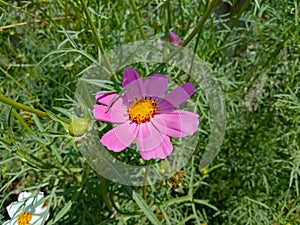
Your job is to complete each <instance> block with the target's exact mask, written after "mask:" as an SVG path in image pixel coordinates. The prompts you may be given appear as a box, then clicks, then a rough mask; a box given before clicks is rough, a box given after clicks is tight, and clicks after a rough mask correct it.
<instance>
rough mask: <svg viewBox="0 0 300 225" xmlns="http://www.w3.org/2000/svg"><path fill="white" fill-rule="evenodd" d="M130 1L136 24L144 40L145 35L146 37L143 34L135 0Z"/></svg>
mask: <svg viewBox="0 0 300 225" xmlns="http://www.w3.org/2000/svg"><path fill="white" fill-rule="evenodd" d="M130 3H131V6H132V9H133V11H134V15H135V18H136V22H137V23H138V25H139V29H140V32H141V35H142V38H143V40H146V39H147V37H146V35H145V31H144V28H143V23H142V20H141V17H140V14H139V12H138V10H137V8H136V4H135V0H130Z"/></svg>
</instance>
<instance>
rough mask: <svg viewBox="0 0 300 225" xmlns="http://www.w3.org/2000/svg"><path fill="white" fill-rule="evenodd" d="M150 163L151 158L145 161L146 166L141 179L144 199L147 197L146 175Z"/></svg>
mask: <svg viewBox="0 0 300 225" xmlns="http://www.w3.org/2000/svg"><path fill="white" fill-rule="evenodd" d="M151 164H152V159H150V160H149V161H148V162H147V167H146V171H145V175H144V180H143V186H144V188H143V196H144V199H145V200H146V198H147V185H146V183H147V178H148V175H149V170H150V166H151Z"/></svg>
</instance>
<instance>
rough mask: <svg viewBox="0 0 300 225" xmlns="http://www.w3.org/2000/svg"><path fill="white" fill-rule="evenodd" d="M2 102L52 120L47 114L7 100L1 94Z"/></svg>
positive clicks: (0, 99) (0, 100)
mask: <svg viewBox="0 0 300 225" xmlns="http://www.w3.org/2000/svg"><path fill="white" fill-rule="evenodd" d="M0 102H3V103H5V104H7V105H10V106H12V107H14V108H18V109H23V110H25V111H28V112H32V113H34V114H36V115H38V116H40V117H45V118H50V116H49V115H48V114H47V113H45V112H43V111H40V110H38V109H34V108H31V107H29V106H27V105H23V104H21V103H18V102H15V101H14V100H11V99H9V98H6V97H4V95H3V94H2V93H1V92H0Z"/></svg>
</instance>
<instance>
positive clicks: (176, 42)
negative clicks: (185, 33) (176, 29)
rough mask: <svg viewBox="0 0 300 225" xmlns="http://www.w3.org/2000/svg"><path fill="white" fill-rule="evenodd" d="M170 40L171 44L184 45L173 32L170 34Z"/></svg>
mask: <svg viewBox="0 0 300 225" xmlns="http://www.w3.org/2000/svg"><path fill="white" fill-rule="evenodd" d="M168 39H169V42H171V43H173V44H174V45H180V44H181V43H182V41H181V39H180V37H178V36H177V35H176V34H175V33H173V32H171V31H170V32H169V35H168Z"/></svg>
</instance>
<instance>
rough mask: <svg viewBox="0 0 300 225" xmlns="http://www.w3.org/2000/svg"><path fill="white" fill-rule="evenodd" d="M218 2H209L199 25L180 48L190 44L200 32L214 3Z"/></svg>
mask: <svg viewBox="0 0 300 225" xmlns="http://www.w3.org/2000/svg"><path fill="white" fill-rule="evenodd" d="M217 1H218V0H209V3H208V6H207V9H206V11H205V13H204V15H203V17H202V18H201V20H200V22H199V24H198V25H197V26H196V27H195V28H194V30H193V31H192V32H191V33H190V35H189V36H188V37H187V39H186V40H184V42H183V43H182V44H181V45H182V46H186V45H187V44H188V43H190V41H191V40H192V39H193V38H194V36H195V35H196V34H197V33H198V32H199V31H200V30H202V28H203V26H204V23H205V21H206V20H207V18H208V17H209V16H210V14H211V12H212V10H213V9H214V7H215V5H216V3H217Z"/></svg>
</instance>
